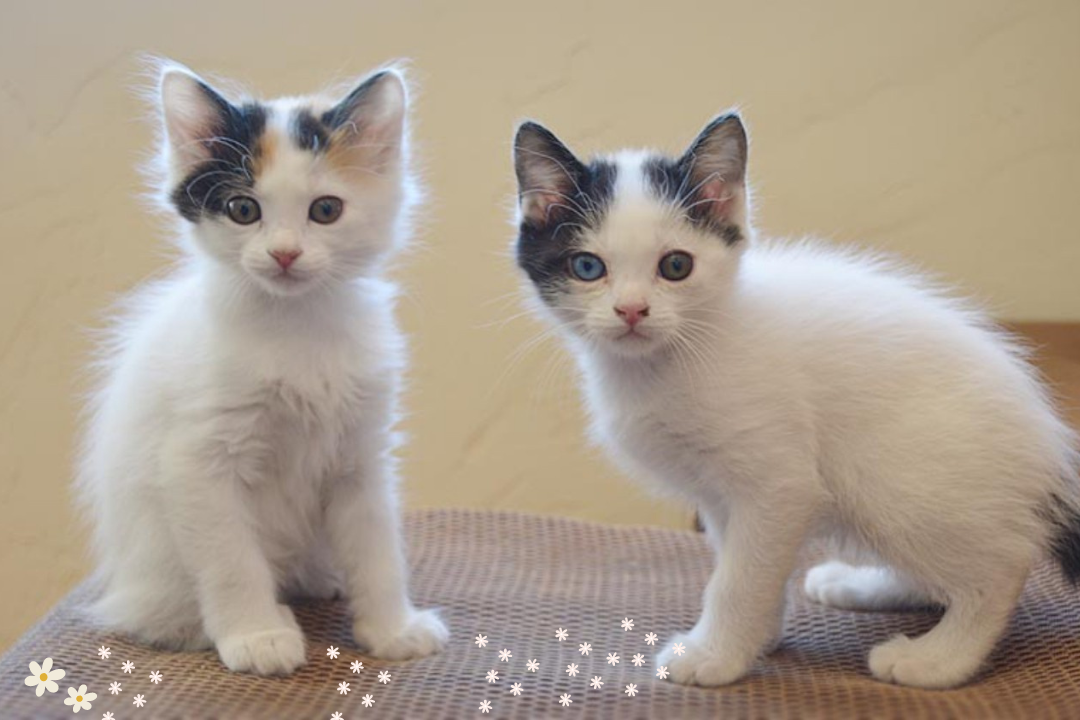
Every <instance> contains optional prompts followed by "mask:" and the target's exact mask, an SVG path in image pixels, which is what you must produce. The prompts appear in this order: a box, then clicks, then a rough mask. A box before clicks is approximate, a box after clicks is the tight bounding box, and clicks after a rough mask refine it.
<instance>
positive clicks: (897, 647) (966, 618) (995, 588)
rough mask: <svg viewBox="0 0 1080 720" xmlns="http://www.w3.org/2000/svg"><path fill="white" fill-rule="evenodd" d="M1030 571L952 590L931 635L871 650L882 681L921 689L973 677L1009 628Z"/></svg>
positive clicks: (872, 662)
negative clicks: (944, 609)
mask: <svg viewBox="0 0 1080 720" xmlns="http://www.w3.org/2000/svg"><path fill="white" fill-rule="evenodd" d="M1026 577H1027V572H1026V570H1023V571H1018V573H1014V574H1013V576H1012V577H1009V576H1003V577H999V578H995V580H996V582H993V583H987V584H985V585H984V586H983V587H979V588H970V589H965V590H964V591H962V592H956V593H952V594H951V595H952V597H951V598H950V601H949V605H948V609H947V610H946V611H945V615H944V616H943V617H942V618H941V622H939V623H938V624H937V625H936V626H935V627H934V628H933V629H932V630H930V631H929V632H928V633H926V634H925V635H922V636H920V637H917V638H915V639H911V638H908V637H905V636H903V635H898V636H896V637H894V638H892V639H891V640H888V641H886V642H883V643H881V644H880V645H877V646H875V647H874V649H873V650H871V651H870V672H872V673H873V674H874V677H876V678H877V679H878V680H883V681H886V682H894V683H898V684H900V685H912V686H915V687H921V688H950V687H955V686H957V685H960V684H962V683H965V682H967V681H968V680H970V679H971V678H972V677H973V676H974V675H975V673H976V672H978V670H979V667H980V666H981V665H982V664H983V662H984V661H985V660H986V657H987V655H989V654H990V651H991V650H993V648H994V644H995V643H996V642H997V640H998V638H999V637H1000V636H1001V634H1002V633H1003V632H1004V630H1005V626H1006V624H1007V623H1008V621H1009V615H1010V614H1011V613H1012V609H1013V607H1015V605H1016V601H1017V599H1018V598H1019V596H1020V592H1021V590H1022V589H1023V587H1024V580H1025V579H1026Z"/></svg>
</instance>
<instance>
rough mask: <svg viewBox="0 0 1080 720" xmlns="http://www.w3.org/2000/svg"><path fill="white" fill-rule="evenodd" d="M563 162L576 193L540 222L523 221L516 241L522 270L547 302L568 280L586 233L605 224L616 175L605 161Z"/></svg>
mask: <svg viewBox="0 0 1080 720" xmlns="http://www.w3.org/2000/svg"><path fill="white" fill-rule="evenodd" d="M560 161H561V163H562V165H563V167H564V168H566V170H567V171H568V173H569V174H570V175H571V177H572V179H573V182H572V183H571V185H570V187H571V188H572V189H571V190H570V191H569V192H567V193H565V194H566V195H567V197H566V198H565V199H564V200H563V201H562V202H559V203H556V204H552V205H550V206H548V209H547V213H546V215H545V217H544V218H543V219H542V220H534V219H532V218H526V219H525V220H523V221H522V223H521V227H520V228H519V231H518V240H517V261H518V265H519V266H520V267H521V269H522V270H524V271H525V272H526V274H528V276H529V278H530V279H531V280H532V281H533V282H534V283H535V284H536V286H537V288H538V289H539V290H540V295H541V297H543V298H544V299H545V300H549V301H550V300H552V299H553V298H554V296H556V295H557V294H558V293H559V291H560V288H562V286H563V285H564V284H565V283H566V282H568V281H569V279H570V256H571V255H573V254H574V253H575V252H576V251H577V250H579V249H580V247H581V233H582V231H583V230H585V229H591V230H595V229H597V228H598V227H599V226H600V223H602V222H603V219H604V215H605V213H606V212H607V208H608V206H609V205H610V204H611V199H612V197H613V195H614V192H615V176H616V173H617V169H616V166H615V165H614V164H613V163H610V162H607V161H605V160H594V161H592V162H590V163H587V164H585V163H581V162H580V161H578V160H577V159H576V158H574V157H573V156H572V155H571V156H570V157H569V158H560Z"/></svg>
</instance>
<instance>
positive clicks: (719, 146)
mask: <svg viewBox="0 0 1080 720" xmlns="http://www.w3.org/2000/svg"><path fill="white" fill-rule="evenodd" d="M747 152H748V141H747V136H746V129H745V127H744V126H743V123H742V119H741V118H740V117H739V115H738V113H735V112H729V113H724V114H722V115H719V116H717V117H715V118H713V119H712V120H711V121H710V122H709V123H708V124H707V125H706V126H705V127H704V129H702V131H701V132H700V133H698V135H697V137H696V138H694V141H693V142H691V143H690V146H689V147H688V148H687V150H686V151H685V152H684V153H683V154H682V155H681V156H679V157H678V158H677V159H674V160H671V159H668V158H652V159H650V160H648V161H646V163H645V165H644V167H643V169H644V171H645V174H646V176H647V177H648V178H649V181H650V184H651V185H652V187H653V190H654V192H656V194H657V195H658V196H659V197H662V198H664V199H666V200H667V201H669V202H671V203H674V204H675V205H677V206H679V207H681V208H683V210H685V212H686V216H687V218H688V219H689V220H690V221H691V222H692V223H694V224H695V225H697V226H698V227H700V228H703V229H705V230H707V231H709V232H712V233H714V234H715V235H718V236H719V237H720V238H721V239H723V241H724V242H725V243H727V244H728V245H734V244H735V243H737V242H739V240H741V239H742V238H743V234H744V230H743V224H744V222H745V217H744V216H745V212H746V166H747Z"/></svg>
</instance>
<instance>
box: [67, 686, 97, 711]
mask: <svg viewBox="0 0 1080 720" xmlns="http://www.w3.org/2000/svg"><path fill="white" fill-rule="evenodd" d="M91 700H97V693H88V692H86V686H85V685H80V686H79V689H78V690H76V689H75V688H73V687H69V688H68V696H67V697H66V698H64V704H65V705H70V706H71V711H72V712H79V711H80V710H89V709H90V701H91Z"/></svg>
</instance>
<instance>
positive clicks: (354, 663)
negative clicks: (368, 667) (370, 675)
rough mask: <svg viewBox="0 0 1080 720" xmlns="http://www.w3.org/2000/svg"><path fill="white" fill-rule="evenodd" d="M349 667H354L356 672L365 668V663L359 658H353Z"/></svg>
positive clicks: (353, 669)
mask: <svg viewBox="0 0 1080 720" xmlns="http://www.w3.org/2000/svg"><path fill="white" fill-rule="evenodd" d="M349 667H350V668H352V671H353V672H354V673H358V672H360V671H361V670H363V669H364V663H362V662H360V661H359V660H353V661H352V664H351V665H349Z"/></svg>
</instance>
